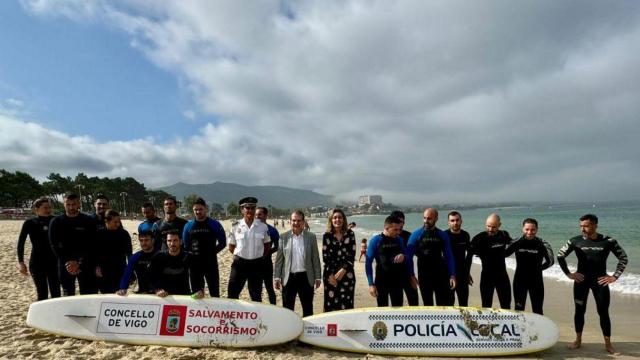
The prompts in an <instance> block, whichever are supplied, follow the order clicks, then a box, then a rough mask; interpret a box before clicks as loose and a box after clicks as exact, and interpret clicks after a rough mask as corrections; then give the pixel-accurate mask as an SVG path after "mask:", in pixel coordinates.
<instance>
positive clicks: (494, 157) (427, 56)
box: [0, 0, 640, 204]
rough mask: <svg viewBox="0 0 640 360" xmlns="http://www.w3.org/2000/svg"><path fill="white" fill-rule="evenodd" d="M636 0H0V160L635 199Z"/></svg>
mask: <svg viewBox="0 0 640 360" xmlns="http://www.w3.org/2000/svg"><path fill="white" fill-rule="evenodd" d="M638 59H640V2H637V1H631V0H630V1H615V2H603V1H557V0H549V1H521V2H513V1H509V0H503V1H452V0H447V1H421V0H416V1H409V0H406V1H393V2H392V1H376V0H367V1H344V0H335V1H334V0H323V1H305V0H299V1H268V0H264V1H256V2H244V1H235V0H230V1H179V2H177V1H158V0H132V1H118V0H115V1H100V0H94V1H83V0H58V1H44V0H22V1H2V2H0V168H4V169H6V170H9V171H16V170H20V171H26V172H28V173H30V174H32V175H33V176H35V177H36V178H38V179H40V180H43V179H44V178H46V176H47V175H48V174H49V173H51V172H56V173H61V174H63V175H69V176H75V174H77V173H78V172H84V173H85V174H87V175H89V176H100V177H103V176H108V177H116V176H121V177H125V176H131V177H134V178H136V179H138V180H139V181H141V182H143V183H144V184H145V185H146V186H148V187H159V186H165V185H170V184H173V183H176V182H179V181H182V182H186V183H192V184H203V183H212V182H215V181H224V182H235V183H239V184H243V185H281V186H288V187H294V188H301V189H308V190H314V191H318V192H321V193H324V194H329V195H334V196H336V197H337V199H339V200H350V201H354V200H356V199H357V196H358V195H363V194H381V195H382V196H383V200H384V201H385V202H392V203H394V204H418V203H422V204H424V203H443V202H448V203H471V202H502V201H558V202H563V201H604V200H638V199H640V181H638V179H639V178H640V146H639V145H638V141H637V137H638V135H640V101H639V99H640V75H638V74H639V73H640V72H639V71H638V70H637V68H638V61H639V60H638Z"/></svg>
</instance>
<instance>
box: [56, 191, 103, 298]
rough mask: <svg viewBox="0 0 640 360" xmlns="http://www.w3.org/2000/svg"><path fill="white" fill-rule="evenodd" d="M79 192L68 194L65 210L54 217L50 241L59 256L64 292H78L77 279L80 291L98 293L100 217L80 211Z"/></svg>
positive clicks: (65, 199) (64, 293) (65, 200)
mask: <svg viewBox="0 0 640 360" xmlns="http://www.w3.org/2000/svg"><path fill="white" fill-rule="evenodd" d="M79 208H80V202H79V199H78V195H76V194H69V195H66V196H65V197H64V210H65V213H64V214H62V215H58V216H56V217H54V218H53V219H52V220H51V224H50V225H49V241H50V242H51V248H52V249H53V253H54V254H55V256H56V257H57V259H58V271H59V272H58V274H59V276H60V284H61V285H62V293H63V295H64V296H69V295H75V293H76V285H75V282H76V279H78V285H79V286H80V294H82V295H85V294H96V293H97V292H98V285H97V282H96V265H95V259H94V254H95V241H96V239H95V237H96V221H95V220H94V219H93V218H91V217H90V216H89V215H85V214H82V213H81V212H80V211H79Z"/></svg>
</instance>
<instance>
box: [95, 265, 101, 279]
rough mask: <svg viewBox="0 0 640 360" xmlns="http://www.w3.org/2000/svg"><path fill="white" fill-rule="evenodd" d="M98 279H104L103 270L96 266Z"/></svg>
mask: <svg viewBox="0 0 640 360" xmlns="http://www.w3.org/2000/svg"><path fill="white" fill-rule="evenodd" d="M96 277H99V278H101V277H102V268H101V267H100V266H96Z"/></svg>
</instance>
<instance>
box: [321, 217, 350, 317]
mask: <svg viewBox="0 0 640 360" xmlns="http://www.w3.org/2000/svg"><path fill="white" fill-rule="evenodd" d="M356 246H357V245H356V237H355V235H354V233H353V231H351V230H349V229H348V228H347V217H346V216H345V214H344V212H343V211H342V210H340V209H333V210H332V211H331V215H330V216H329V219H328V221H327V232H325V233H324V236H323V237H322V260H323V262H324V271H323V282H324V311H325V312H330V311H335V310H345V309H353V299H354V290H355V287H356V276H355V273H354V271H353V263H354V261H355V258H356Z"/></svg>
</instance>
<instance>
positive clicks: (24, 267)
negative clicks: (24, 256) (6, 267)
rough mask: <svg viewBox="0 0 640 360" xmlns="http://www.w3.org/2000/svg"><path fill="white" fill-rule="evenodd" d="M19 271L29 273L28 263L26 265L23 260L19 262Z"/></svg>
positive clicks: (24, 273) (23, 273)
mask: <svg viewBox="0 0 640 360" xmlns="http://www.w3.org/2000/svg"><path fill="white" fill-rule="evenodd" d="M18 271H19V272H20V274H22V275H29V270H27V265H25V264H24V263H23V262H21V263H18Z"/></svg>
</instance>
